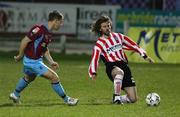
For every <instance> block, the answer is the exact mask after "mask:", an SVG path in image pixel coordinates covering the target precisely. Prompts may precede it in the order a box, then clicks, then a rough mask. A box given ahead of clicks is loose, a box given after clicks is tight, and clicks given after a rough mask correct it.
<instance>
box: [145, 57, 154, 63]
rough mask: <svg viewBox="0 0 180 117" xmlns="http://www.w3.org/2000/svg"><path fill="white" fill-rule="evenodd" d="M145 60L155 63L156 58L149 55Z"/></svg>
mask: <svg viewBox="0 0 180 117" xmlns="http://www.w3.org/2000/svg"><path fill="white" fill-rule="evenodd" d="M145 60H146V61H147V62H149V63H154V60H153V59H152V58H151V57H149V56H148V57H147V58H145Z"/></svg>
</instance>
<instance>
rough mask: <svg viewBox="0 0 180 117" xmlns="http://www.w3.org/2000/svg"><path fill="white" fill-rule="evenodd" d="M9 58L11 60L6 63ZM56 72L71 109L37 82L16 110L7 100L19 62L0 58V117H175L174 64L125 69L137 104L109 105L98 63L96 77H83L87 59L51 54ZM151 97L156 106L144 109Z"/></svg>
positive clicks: (178, 110) (178, 72) (178, 109)
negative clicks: (151, 94) (72, 103)
mask: <svg viewBox="0 0 180 117" xmlns="http://www.w3.org/2000/svg"><path fill="white" fill-rule="evenodd" d="M10 57H11V58H10ZM55 59H56V60H58V63H59V64H60V69H59V70H57V73H58V75H59V76H60V80H61V82H62V84H63V86H64V88H65V90H66V92H67V94H68V95H70V96H72V97H77V98H79V100H80V102H79V104H78V105H77V106H74V107H72V106H67V105H65V104H64V103H63V100H62V99H60V98H59V97H58V96H57V95H56V94H55V93H54V92H53V90H52V88H51V84H50V82H49V81H47V80H45V79H43V78H41V77H37V79H36V80H35V81H34V82H32V84H30V85H29V87H27V88H26V89H25V90H24V91H23V92H22V94H21V100H22V104H21V105H13V103H12V102H11V101H10V100H9V99H8V96H9V93H10V92H11V91H12V90H13V89H14V87H15V85H16V83H17V81H18V79H19V77H21V76H23V74H22V72H21V71H22V61H21V62H19V63H15V62H14V61H13V57H12V55H8V54H1V58H0V117H178V116H179V114H180V98H179V97H180V93H179V89H180V85H179V83H180V65H172V64H153V65H151V64H134V63H133V64H132V63H131V64H129V66H130V67H131V70H132V73H133V76H134V78H135V80H136V84H137V89H138V95H139V101H138V102H137V103H134V104H124V105H123V106H122V105H113V104H111V99H112V91H113V88H112V83H111V82H110V81H109V80H108V78H107V76H106V74H105V72H104V71H105V67H104V65H103V64H100V67H99V70H98V78H97V81H96V82H92V81H91V80H90V79H86V77H87V69H88V64H89V59H90V58H89V57H84V55H83V56H77V55H76V56H74V55H73V56H65V57H64V56H60V55H56V58H55ZM149 92H156V93H158V94H159V95H160V97H161V103H160V105H159V106H158V107H148V106H147V105H146V104H145V96H146V95H147V94H148V93H149Z"/></svg>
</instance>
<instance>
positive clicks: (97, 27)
mask: <svg viewBox="0 0 180 117" xmlns="http://www.w3.org/2000/svg"><path fill="white" fill-rule="evenodd" d="M104 22H110V23H111V26H112V21H111V19H110V18H109V16H106V15H103V16H101V17H100V18H99V19H97V20H96V21H95V22H94V23H93V24H92V25H91V32H94V33H95V34H100V35H101V31H100V29H101V24H102V23H104Z"/></svg>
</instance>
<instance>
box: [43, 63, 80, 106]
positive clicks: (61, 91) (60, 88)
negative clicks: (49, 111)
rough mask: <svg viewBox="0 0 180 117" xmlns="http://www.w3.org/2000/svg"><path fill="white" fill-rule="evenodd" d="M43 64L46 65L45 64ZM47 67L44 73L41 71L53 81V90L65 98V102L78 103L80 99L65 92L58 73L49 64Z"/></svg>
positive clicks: (69, 103)
mask: <svg viewBox="0 0 180 117" xmlns="http://www.w3.org/2000/svg"><path fill="white" fill-rule="evenodd" d="M43 66H45V65H44V64H43ZM45 67H46V68H47V71H46V72H44V73H43V72H41V76H42V77H44V78H46V79H48V80H50V81H51V84H52V88H53V90H54V91H55V92H56V93H57V94H58V95H59V96H60V97H62V98H63V99H64V101H65V103H67V104H68V105H76V104H77V103H78V99H74V98H71V97H69V96H67V95H66V94H65V91H64V88H63V86H62V85H61V83H60V82H59V77H58V75H57V74H56V73H55V72H54V71H53V70H51V69H50V68H48V67H47V66H45Z"/></svg>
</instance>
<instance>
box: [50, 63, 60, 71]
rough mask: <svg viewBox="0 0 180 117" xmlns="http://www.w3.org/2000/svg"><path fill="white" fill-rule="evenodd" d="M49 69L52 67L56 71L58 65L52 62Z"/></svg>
mask: <svg viewBox="0 0 180 117" xmlns="http://www.w3.org/2000/svg"><path fill="white" fill-rule="evenodd" d="M51 67H52V69H53V70H56V69H58V68H59V64H58V63H57V62H52V63H51Z"/></svg>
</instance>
